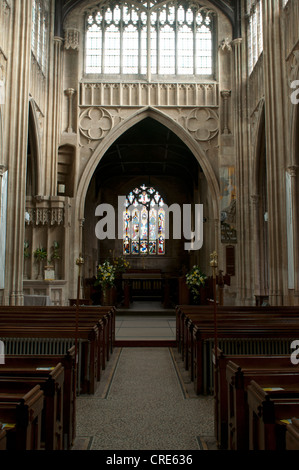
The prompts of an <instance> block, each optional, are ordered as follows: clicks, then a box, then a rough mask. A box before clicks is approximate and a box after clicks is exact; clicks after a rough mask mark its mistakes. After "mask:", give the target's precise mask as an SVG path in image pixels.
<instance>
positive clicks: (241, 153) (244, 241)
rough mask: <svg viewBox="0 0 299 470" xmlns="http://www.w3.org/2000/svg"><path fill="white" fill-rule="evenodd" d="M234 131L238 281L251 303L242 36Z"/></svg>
mask: <svg viewBox="0 0 299 470" xmlns="http://www.w3.org/2000/svg"><path fill="white" fill-rule="evenodd" d="M232 50H233V64H232V66H233V71H232V75H233V87H232V88H233V91H232V99H233V102H232V108H233V110H234V115H233V118H234V135H235V152H236V185H237V195H236V199H237V209H236V211H237V245H236V283H237V286H236V287H237V300H236V301H237V303H238V304H239V305H244V304H245V305H250V304H252V303H253V302H254V286H253V276H252V271H253V266H252V255H251V240H252V236H253V235H252V233H251V231H250V195H249V175H250V168H249V157H248V127H247V104H246V80H247V66H246V53H245V52H246V51H245V45H244V44H243V41H242V39H241V38H237V39H234V40H233V41H232Z"/></svg>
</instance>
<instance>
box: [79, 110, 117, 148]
mask: <svg viewBox="0 0 299 470" xmlns="http://www.w3.org/2000/svg"><path fill="white" fill-rule="evenodd" d="M112 127H113V118H112V116H111V115H110V113H109V112H108V111H107V110H106V109H104V108H99V107H96V108H89V109H86V110H85V111H83V113H82V115H81V117H80V131H81V133H82V134H83V135H84V137H86V138H87V139H88V140H89V141H92V140H102V139H103V138H104V137H105V136H106V135H107V134H108V133H109V132H110V130H111V129H112Z"/></svg>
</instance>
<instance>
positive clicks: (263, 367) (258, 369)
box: [226, 356, 299, 450]
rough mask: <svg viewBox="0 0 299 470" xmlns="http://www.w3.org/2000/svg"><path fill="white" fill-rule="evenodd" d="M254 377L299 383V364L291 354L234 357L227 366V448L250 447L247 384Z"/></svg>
mask: <svg viewBox="0 0 299 470" xmlns="http://www.w3.org/2000/svg"><path fill="white" fill-rule="evenodd" d="M252 380H256V381H258V383H259V385H260V386H262V387H273V386H277V383H279V384H280V387H290V386H291V387H294V386H296V385H297V384H298V383H299V367H298V366H294V365H292V363H291V361H290V358H289V357H279V358H276V357H273V356H269V357H253V358H250V357H246V358H241V357H238V358H234V359H233V360H230V361H228V364H227V366H226V381H227V403H228V410H227V411H228V413H227V422H228V449H229V450H248V449H249V437H248V426H249V425H248V406H247V387H248V385H249V384H250V382H251V381H252Z"/></svg>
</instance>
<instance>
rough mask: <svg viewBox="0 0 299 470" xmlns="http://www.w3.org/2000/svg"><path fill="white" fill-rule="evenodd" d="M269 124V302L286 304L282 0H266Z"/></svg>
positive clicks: (266, 99) (265, 66) (267, 144)
mask: <svg viewBox="0 0 299 470" xmlns="http://www.w3.org/2000/svg"><path fill="white" fill-rule="evenodd" d="M263 23H264V28H263V31H264V32H263V40H264V52H263V55H264V83H265V125H266V146H267V188H268V213H269V222H268V224H269V225H268V227H269V261H270V266H269V302H270V305H283V303H284V298H285V299H287V296H288V286H287V276H286V273H287V269H288V262H287V243H286V239H287V234H286V182H285V174H284V170H285V168H286V166H287V165H286V148H287V145H286V140H285V139H286V135H287V132H286V129H285V126H286V119H284V109H285V104H284V85H285V81H284V80H285V79H284V70H283V64H284V57H283V54H282V48H281V44H282V41H281V37H282V35H283V34H284V32H283V31H282V30H281V24H280V2H278V1H277V0H264V1H263Z"/></svg>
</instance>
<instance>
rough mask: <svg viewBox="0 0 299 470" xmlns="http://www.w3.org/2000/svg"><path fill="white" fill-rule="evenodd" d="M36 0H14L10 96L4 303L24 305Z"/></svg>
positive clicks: (9, 75) (8, 101)
mask: <svg viewBox="0 0 299 470" xmlns="http://www.w3.org/2000/svg"><path fill="white" fill-rule="evenodd" d="M31 26H32V0H15V1H14V2H13V17H12V37H13V38H14V41H12V45H11V54H10V57H11V60H10V63H9V72H8V81H9V83H10V93H9V96H8V99H7V103H6V105H7V116H9V124H8V133H7V136H8V137H7V147H6V148H7V154H8V155H9V159H8V194H7V206H8V211H7V234H6V265H5V289H4V298H3V300H4V303H5V304H11V305H22V304H23V262H24V233H25V196H26V167H27V141H28V109H29V84H30V63H31V29H32V28H31Z"/></svg>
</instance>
